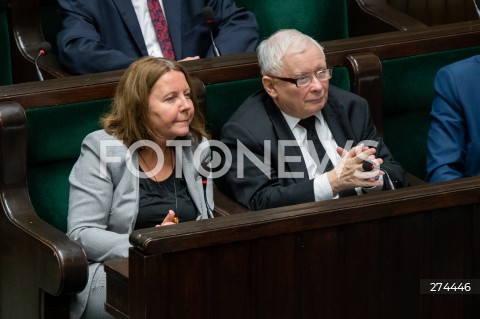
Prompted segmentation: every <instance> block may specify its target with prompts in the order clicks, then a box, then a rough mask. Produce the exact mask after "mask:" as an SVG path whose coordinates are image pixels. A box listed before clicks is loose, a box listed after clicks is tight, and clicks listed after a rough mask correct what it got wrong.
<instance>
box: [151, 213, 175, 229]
mask: <svg viewBox="0 0 480 319" xmlns="http://www.w3.org/2000/svg"><path fill="white" fill-rule="evenodd" d="M175 224H178V217H175V212H174V211H173V210H169V211H168V214H167V217H165V219H164V220H163V222H162V223H161V224H160V225H157V226H155V227H160V226H167V225H175Z"/></svg>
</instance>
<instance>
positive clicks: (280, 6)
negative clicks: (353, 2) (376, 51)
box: [235, 0, 348, 41]
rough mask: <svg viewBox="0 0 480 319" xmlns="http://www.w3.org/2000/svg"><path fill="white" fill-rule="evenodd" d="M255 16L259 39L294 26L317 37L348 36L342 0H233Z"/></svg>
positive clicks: (322, 38) (340, 37)
mask: <svg viewBox="0 0 480 319" xmlns="http://www.w3.org/2000/svg"><path fill="white" fill-rule="evenodd" d="M235 3H236V4H237V5H238V6H240V7H245V8H246V9H247V10H249V11H251V12H253V13H254V14H255V16H256V17H257V22H258V27H259V35H260V39H264V38H266V37H268V36H270V35H271V34H272V33H274V32H276V31H278V30H280V29H297V30H299V31H301V32H303V33H305V34H308V35H309V36H311V37H312V38H314V39H316V40H317V41H326V40H336V39H343V38H347V37H348V20H347V17H348V16H347V1H345V0H309V1H305V0H288V1H278V0H235Z"/></svg>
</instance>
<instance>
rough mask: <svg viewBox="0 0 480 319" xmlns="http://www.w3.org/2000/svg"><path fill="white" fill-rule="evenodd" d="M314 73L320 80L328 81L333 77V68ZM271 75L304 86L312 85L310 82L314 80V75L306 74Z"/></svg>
mask: <svg viewBox="0 0 480 319" xmlns="http://www.w3.org/2000/svg"><path fill="white" fill-rule="evenodd" d="M313 74H314V75H315V77H316V78H317V79H318V80H319V81H327V80H329V79H331V78H332V75H333V69H321V70H317V71H315V72H313ZM270 77H271V78H274V79H278V80H281V81H285V82H290V83H293V84H295V85H296V86H297V87H304V86H307V85H310V83H312V80H313V76H312V75H304V76H301V77H299V78H281V77H278V76H273V75H270Z"/></svg>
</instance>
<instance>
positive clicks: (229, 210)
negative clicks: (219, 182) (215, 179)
mask: <svg viewBox="0 0 480 319" xmlns="http://www.w3.org/2000/svg"><path fill="white" fill-rule="evenodd" d="M213 198H214V201H215V208H214V215H215V216H216V217H220V216H228V215H233V214H239V213H245V212H248V211H249V210H248V209H247V208H246V207H245V206H243V205H241V204H239V203H237V202H236V201H234V200H233V199H231V198H230V197H228V196H227V195H225V194H224V193H223V192H222V191H220V190H219V189H218V187H216V186H215V185H214V186H213Z"/></svg>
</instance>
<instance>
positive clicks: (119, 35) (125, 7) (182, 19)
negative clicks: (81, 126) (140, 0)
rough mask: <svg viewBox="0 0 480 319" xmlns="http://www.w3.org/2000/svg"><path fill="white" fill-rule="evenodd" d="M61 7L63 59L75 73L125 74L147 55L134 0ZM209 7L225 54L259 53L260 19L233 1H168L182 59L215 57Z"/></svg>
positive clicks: (85, 0)
mask: <svg viewBox="0 0 480 319" xmlns="http://www.w3.org/2000/svg"><path fill="white" fill-rule="evenodd" d="M145 1H146V0H145ZM58 4H59V6H60V12H61V15H62V18H63V29H62V30H61V31H60V32H59V34H58V35H57V45H58V57H59V59H60V62H61V63H62V65H63V66H64V67H65V68H66V69H67V70H69V71H70V72H72V73H74V74H87V73H95V72H102V71H112V70H120V69H125V68H127V67H128V66H129V65H130V64H131V63H132V62H133V61H135V60H137V59H138V58H140V57H142V56H145V55H148V52H147V47H146V45H145V41H144V39H143V35H142V31H141V29H140V25H139V23H138V19H137V16H136V13H135V9H134V8H133V5H132V2H131V0H77V1H72V0H58ZM206 5H208V6H211V7H212V8H213V10H214V13H215V18H214V23H215V25H216V26H217V28H216V30H215V33H216V35H215V41H216V44H217V46H218V47H219V49H220V51H221V53H222V55H227V54H233V53H240V52H247V51H254V50H255V47H256V45H257V42H258V32H257V22H256V19H255V16H254V15H253V14H252V13H251V12H248V11H246V10H245V9H240V8H238V7H237V6H236V5H235V3H234V2H233V0H206V1H204V0H181V1H180V0H174V1H164V9H165V15H166V17H167V21H168V27H169V31H170V36H171V39H172V44H173V50H174V52H175V58H176V59H177V60H180V59H183V58H186V57H193V56H197V55H198V56H200V57H201V58H204V57H211V56H213V52H212V46H211V40H210V33H209V30H210V29H209V27H208V26H207V24H206V22H205V19H204V18H203V17H202V9H203V8H204V7H205V6H206Z"/></svg>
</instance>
